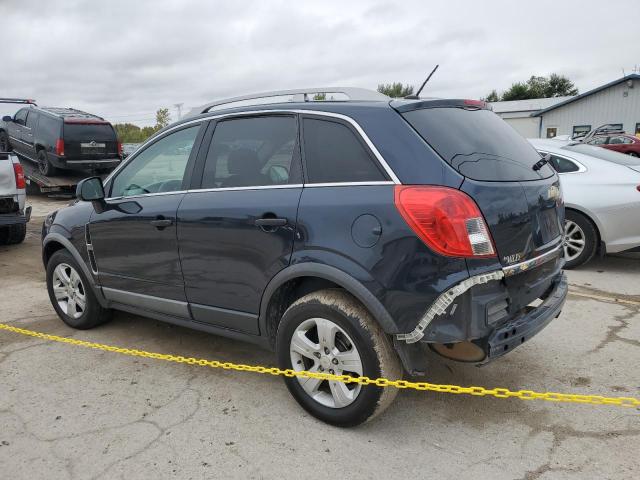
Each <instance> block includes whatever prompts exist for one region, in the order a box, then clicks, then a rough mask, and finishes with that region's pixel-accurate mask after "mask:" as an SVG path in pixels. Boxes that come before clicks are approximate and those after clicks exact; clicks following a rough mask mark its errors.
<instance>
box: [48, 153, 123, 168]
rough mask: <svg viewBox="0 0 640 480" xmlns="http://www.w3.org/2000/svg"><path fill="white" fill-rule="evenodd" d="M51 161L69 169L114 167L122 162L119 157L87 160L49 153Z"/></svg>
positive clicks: (57, 165) (59, 166)
mask: <svg viewBox="0 0 640 480" xmlns="http://www.w3.org/2000/svg"><path fill="white" fill-rule="evenodd" d="M49 161H50V162H51V163H52V164H53V165H54V166H55V167H58V168H64V169H67V170H95V169H98V168H100V169H113V168H116V167H117V166H118V165H120V162H121V160H120V159H119V158H93V159H90V160H86V159H74V158H65V157H58V156H57V155H51V154H50V155H49Z"/></svg>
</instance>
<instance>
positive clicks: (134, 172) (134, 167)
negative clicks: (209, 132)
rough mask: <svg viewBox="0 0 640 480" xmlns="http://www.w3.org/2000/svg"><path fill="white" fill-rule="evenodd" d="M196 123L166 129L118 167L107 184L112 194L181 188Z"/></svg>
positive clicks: (122, 195)
mask: <svg viewBox="0 0 640 480" xmlns="http://www.w3.org/2000/svg"><path fill="white" fill-rule="evenodd" d="M199 129H200V125H196V126H194V127H189V128H184V129H182V130H178V131H177V132H173V133H170V134H169V135H167V136H166V137H163V138H161V139H160V140H158V141H157V142H155V143H153V144H151V145H150V146H148V147H147V148H145V149H144V150H142V151H141V152H140V153H139V154H138V155H137V156H136V157H135V158H134V159H133V160H131V162H130V163H128V164H127V165H126V166H125V167H124V168H123V169H122V171H120V172H118V174H117V176H116V177H115V178H114V180H113V184H112V187H111V196H112V197H128V196H131V195H143V194H146V193H165V192H175V191H179V190H182V180H183V177H184V173H185V171H186V169H187V161H188V160H189V155H190V154H191V149H192V148H193V144H194V143H195V140H196V136H197V135H198V130H199Z"/></svg>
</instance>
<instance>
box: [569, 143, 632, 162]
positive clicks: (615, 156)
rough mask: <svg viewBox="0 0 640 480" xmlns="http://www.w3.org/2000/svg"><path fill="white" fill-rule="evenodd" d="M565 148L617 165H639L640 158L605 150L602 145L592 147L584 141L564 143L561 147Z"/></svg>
mask: <svg viewBox="0 0 640 480" xmlns="http://www.w3.org/2000/svg"><path fill="white" fill-rule="evenodd" d="M562 148H563V149H565V150H570V151H572V152H578V153H582V154H584V155H590V156H592V157H596V158H599V159H601V160H606V161H607V162H612V163H617V164H618V165H625V166H630V165H640V159H639V158H634V157H632V156H630V155H625V154H624V153H618V152H615V151H613V150H607V149H606V148H602V147H593V146H591V145H585V144H584V143H578V144H574V145H565V146H564V147H562Z"/></svg>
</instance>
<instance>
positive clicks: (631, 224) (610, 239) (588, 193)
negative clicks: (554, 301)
mask: <svg viewBox="0 0 640 480" xmlns="http://www.w3.org/2000/svg"><path fill="white" fill-rule="evenodd" d="M529 142H531V144H532V145H533V146H534V148H535V149H536V150H538V151H539V152H540V153H541V154H544V155H546V154H549V157H548V159H549V162H550V163H551V165H552V166H553V168H554V169H555V170H556V171H557V172H558V174H559V175H560V184H561V185H562V191H563V196H564V202H565V207H566V223H565V240H564V253H565V258H566V260H567V268H572V267H576V266H578V265H581V264H583V263H585V262H587V261H589V260H590V259H591V258H592V257H593V256H594V255H595V254H596V252H599V253H601V254H604V253H617V252H624V251H640V159H638V158H633V157H629V156H628V155H623V154H621V153H617V152H613V151H610V150H606V149H604V148H599V147H593V146H591V145H585V144H582V143H577V142H568V141H563V140H554V139H551V140H545V139H538V138H536V139H530V140H529Z"/></svg>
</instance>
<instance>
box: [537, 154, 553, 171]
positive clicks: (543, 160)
mask: <svg viewBox="0 0 640 480" xmlns="http://www.w3.org/2000/svg"><path fill="white" fill-rule="evenodd" d="M550 159H551V155H549V154H547V155H545V156H544V157H542V158H541V159H540V160H538V161H537V162H536V163H534V164H533V169H534V170H535V171H536V172H537V171H538V170H540V169H541V168H542V167H544V166H545V165H546V164H547V163H549V160H550Z"/></svg>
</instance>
